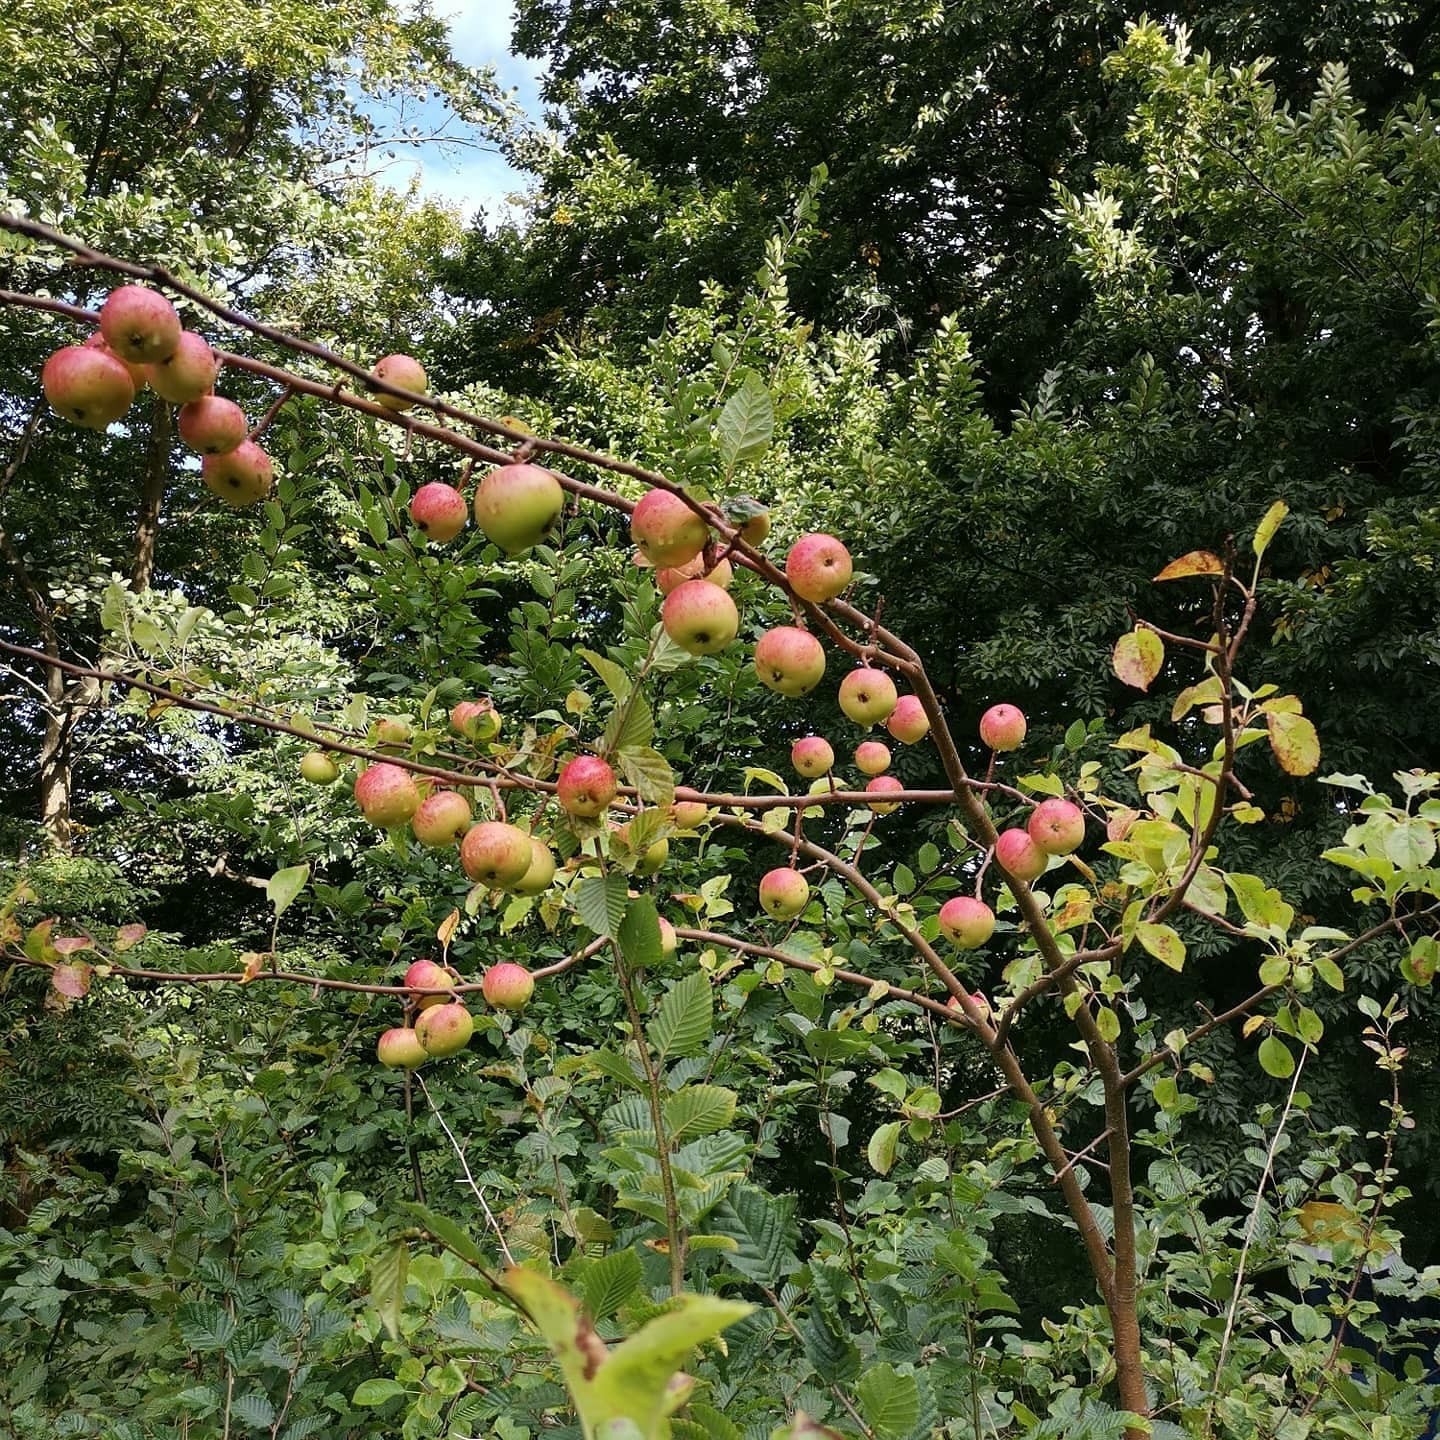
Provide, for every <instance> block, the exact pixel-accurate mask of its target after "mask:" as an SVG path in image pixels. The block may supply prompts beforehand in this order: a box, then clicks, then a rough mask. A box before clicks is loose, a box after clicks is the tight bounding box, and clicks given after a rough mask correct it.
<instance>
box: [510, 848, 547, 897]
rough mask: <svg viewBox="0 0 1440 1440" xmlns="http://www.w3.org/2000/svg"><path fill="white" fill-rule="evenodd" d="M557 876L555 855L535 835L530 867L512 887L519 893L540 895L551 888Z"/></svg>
mask: <svg viewBox="0 0 1440 1440" xmlns="http://www.w3.org/2000/svg"><path fill="white" fill-rule="evenodd" d="M554 878H555V856H554V855H553V854H552V853H551V850H550V847H549V846H548V845H547V844H546V843H545V842H544V841H543V840H538V839H536V837H535V836H534V835H532V836H531V837H530V868H529V869H528V870H526V872H525V874H524V875H523V876H522V877H521V878H520V879H519V880H517V881H516V882H515V884H513V885H512V886H511V887H510V888H511V889H512V890H513V891H514V892H515V894H517V895H539V894H540V893H541V892H542V891H544V890H548V889H549V888H550V882H551V881H552V880H554Z"/></svg>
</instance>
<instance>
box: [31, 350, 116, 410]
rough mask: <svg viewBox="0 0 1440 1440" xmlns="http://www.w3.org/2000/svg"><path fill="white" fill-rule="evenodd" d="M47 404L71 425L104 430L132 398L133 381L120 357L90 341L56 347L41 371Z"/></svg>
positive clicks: (41, 380) (41, 381) (41, 382)
mask: <svg viewBox="0 0 1440 1440" xmlns="http://www.w3.org/2000/svg"><path fill="white" fill-rule="evenodd" d="M40 384H41V387H42V388H43V389H44V391H45V398H46V400H48V401H49V402H50V408H51V409H52V410H53V411H54V412H55V413H56V414H57V415H59V416H61V417H63V418H64V419H66V420H68V421H69V422H70V423H71V424H72V425H83V426H84V427H85V428H86V429H87V430H103V429H105V427H106V426H107V425H110V424H113V423H114V422H115V421H116V420H118V419H119V418H120V417H121V416H122V415H123V414H124V413H125V412H126V411H127V410H128V409H129V408H130V405H131V402H132V401H133V400H134V399H135V384H134V382H133V381H132V380H131V379H130V372H129V371H128V370H127V369H126V368H125V366H124V365H123V364H122V363H121V361H120V358H119V357H118V356H116V355H112V354H111V353H110V351H108V350H102V349H100V348H99V346H91V345H67V346H65V348H64V349H63V350H57V351H56V352H55V353H54V354H53V355H52V356H51V357H50V358H49V359H48V360H47V361H46V362H45V368H44V369H43V370H41V372H40Z"/></svg>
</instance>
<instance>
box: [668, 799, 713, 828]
mask: <svg viewBox="0 0 1440 1440" xmlns="http://www.w3.org/2000/svg"><path fill="white" fill-rule="evenodd" d="M709 813H710V807H709V806H708V805H706V804H705V802H704V801H703V800H677V801H676V802H675V803H674V804H673V805H672V806H671V807H670V823H671V824H672V825H673V826H674V827H675V828H676V829H677V830H698V829H699V828H700V827H701V826H702V825H703V824H704V823H705V817H706V816H707V815H708V814H709Z"/></svg>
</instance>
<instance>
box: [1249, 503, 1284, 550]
mask: <svg viewBox="0 0 1440 1440" xmlns="http://www.w3.org/2000/svg"><path fill="white" fill-rule="evenodd" d="M1289 513H1290V507H1289V506H1288V505H1287V504H1286V503H1285V502H1284V501H1283V500H1277V501H1276V502H1275V503H1274V504H1273V505H1272V506H1271V507H1270V508H1269V509H1268V510H1267V511H1266V512H1265V515H1264V518H1263V519H1262V520H1261V521H1260V523H1259V524H1258V525H1257V526H1256V527H1255V539H1254V541H1253V542H1252V544H1251V548H1252V549H1253V550H1254V551H1255V558H1256V559H1257V560H1258V559H1259V558H1260V557H1261V556H1262V555H1263V554H1264V553H1265V552H1266V550H1268V549H1269V548H1270V542H1271V541H1272V540H1273V539H1274V538H1275V532H1276V531H1277V530H1278V529H1279V528H1280V525H1281V522H1282V521H1283V520H1284V519H1285V517H1286V516H1287V515H1288V514H1289Z"/></svg>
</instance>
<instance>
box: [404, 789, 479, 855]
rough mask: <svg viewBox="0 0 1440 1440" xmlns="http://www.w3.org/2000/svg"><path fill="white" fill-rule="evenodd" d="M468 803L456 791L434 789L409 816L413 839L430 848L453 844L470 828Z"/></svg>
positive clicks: (441, 847)
mask: <svg viewBox="0 0 1440 1440" xmlns="http://www.w3.org/2000/svg"><path fill="white" fill-rule="evenodd" d="M470 820H471V816H470V802H469V801H468V800H467V799H466V798H465V797H464V796H463V795H462V794H461V793H460V792H459V791H458V790H437V791H436V792H435V793H434V794H433V795H430V796H428V797H427V798H426V799H425V800H423V801H422V802H421V804H420V808H419V809H418V810H417V811H416V812H415V813H414V815H412V816H411V817H410V828H411V830H413V831H414V832H415V838H416V839H417V840H418V841H419V842H420V843H421V844H422V845H425V846H428V847H429V848H430V849H432V850H440V849H443V848H444V847H445V846H446V845H453V844H455V842H456V841H457V840H459V839H460V837H461V836H462V835H464V833H465V832H466V831H467V830H468V829H469V828H470Z"/></svg>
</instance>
